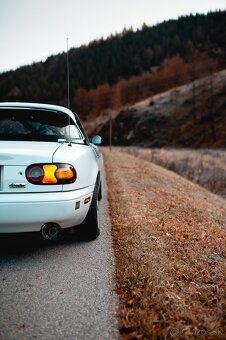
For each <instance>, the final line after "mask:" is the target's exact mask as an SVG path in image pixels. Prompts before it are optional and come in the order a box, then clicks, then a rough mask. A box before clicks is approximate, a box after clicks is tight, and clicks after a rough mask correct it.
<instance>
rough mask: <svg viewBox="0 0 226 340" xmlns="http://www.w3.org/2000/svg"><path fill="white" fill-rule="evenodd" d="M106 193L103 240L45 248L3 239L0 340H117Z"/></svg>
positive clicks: (32, 241)
mask: <svg viewBox="0 0 226 340" xmlns="http://www.w3.org/2000/svg"><path fill="white" fill-rule="evenodd" d="M109 221H110V219H109V216H108V206H107V202H106V190H104V195H103V199H102V201H101V203H100V222H101V235H100V237H99V238H98V239H97V240H95V241H92V242H78V241H77V242H75V241H71V240H67V239H64V240H62V241H60V242H59V243H57V244H46V243H43V242H42V241H40V240H39V239H38V238H37V237H34V236H33V235H26V236H21V235H17V236H13V237H12V236H10V237H8V236H7V237H6V236H4V237H3V238H2V236H0V339H1V340H8V339H10V340H11V339H15V340H20V339H42V340H46V339H51V340H53V339H54V340H55V339H56V340H57V339H70V340H72V339H73V340H80V339H82V340H84V339H85V340H88V339H98V340H101V339H104V340H106V339H107V340H108V339H112V340H114V339H118V332H117V320H116V308H117V299H116V296H115V293H114V281H113V276H114V256H113V251H112V242H111V235H110V222H109Z"/></svg>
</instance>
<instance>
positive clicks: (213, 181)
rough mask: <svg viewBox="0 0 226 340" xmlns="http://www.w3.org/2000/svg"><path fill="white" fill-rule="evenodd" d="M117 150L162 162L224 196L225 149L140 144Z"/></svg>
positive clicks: (165, 165) (225, 186)
mask: <svg viewBox="0 0 226 340" xmlns="http://www.w3.org/2000/svg"><path fill="white" fill-rule="evenodd" d="M119 150H120V151H124V152H127V153H130V154H132V155H134V156H137V157H139V158H141V159H145V160H148V161H151V162H152V163H155V164H157V165H161V166H163V167H164V168H166V169H168V170H172V171H174V172H176V173H178V174H179V175H181V176H183V177H185V178H187V179H189V180H190V181H193V182H195V183H197V184H199V185H201V186H203V187H204V188H206V189H208V190H210V191H212V192H214V193H217V194H219V195H222V196H225V197H226V152H225V151H224V150H221V149H219V150H218V149H201V150H195V149H172V148H155V149H151V148H139V147H120V148H119Z"/></svg>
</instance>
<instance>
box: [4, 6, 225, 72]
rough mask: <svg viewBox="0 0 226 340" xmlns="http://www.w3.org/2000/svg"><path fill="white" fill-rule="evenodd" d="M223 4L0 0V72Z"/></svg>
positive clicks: (220, 7)
mask: <svg viewBox="0 0 226 340" xmlns="http://www.w3.org/2000/svg"><path fill="white" fill-rule="evenodd" d="M216 9H226V0H0V72H3V71H7V70H10V69H15V68H17V67H19V66H22V65H26V64H31V63H32V62H34V61H41V60H42V61H44V60H45V59H46V58H47V57H48V56H50V55H52V54H57V53H60V52H63V51H65V50H66V38H67V37H68V38H69V47H79V46H80V45H82V44H87V43H88V42H90V41H92V40H94V39H96V38H100V37H104V38H106V37H107V36H109V35H110V34H111V33H113V34H114V33H116V32H121V31H122V30H123V28H124V27H126V28H129V27H131V26H132V27H133V29H137V28H140V27H141V26H142V24H143V23H144V22H145V23H146V24H147V25H150V26H151V25H154V24H156V23H159V22H161V21H163V20H167V19H171V18H177V17H178V16H180V15H185V14H190V13H207V12H208V11H210V10H212V11H213V10H216Z"/></svg>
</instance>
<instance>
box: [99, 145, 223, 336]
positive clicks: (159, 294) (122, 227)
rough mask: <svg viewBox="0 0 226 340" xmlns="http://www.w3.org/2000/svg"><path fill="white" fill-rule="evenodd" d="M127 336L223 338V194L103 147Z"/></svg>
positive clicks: (122, 328)
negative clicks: (219, 194) (218, 194)
mask: <svg viewBox="0 0 226 340" xmlns="http://www.w3.org/2000/svg"><path fill="white" fill-rule="evenodd" d="M103 154H104V158H105V166H106V172H107V182H108V197H109V204H110V214H111V220H112V235H113V242H114V250H115V256H116V263H117V269H116V282H117V283H116V284H117V293H118V296H119V298H120V310H119V317H120V332H121V336H122V338H124V339H145V338H146V339H151V338H159V339H161V338H177V339H186V338H202V339H223V338H224V335H225V334H226V329H225V328H224V321H225V315H224V312H225V307H226V305H225V295H224V292H225V273H226V267H225V257H226V254H225V250H226V249H225V248H226V233H225V231H226V219H225V216H226V202H225V200H223V199H222V198H220V197H217V196H216V195H214V194H211V193H209V192H208V191H206V190H205V189H202V188H200V187H199V186H198V185H196V184H193V183H191V182H189V181H187V180H186V179H184V178H182V177H180V176H178V175H177V174H174V173H172V172H170V171H168V170H165V169H163V168H161V167H159V166H156V165H154V164H152V163H150V162H146V161H144V160H140V159H138V158H136V157H133V156H131V155H128V154H125V153H121V152H119V151H116V150H113V151H112V152H111V153H109V150H108V149H103Z"/></svg>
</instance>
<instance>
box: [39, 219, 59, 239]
mask: <svg viewBox="0 0 226 340" xmlns="http://www.w3.org/2000/svg"><path fill="white" fill-rule="evenodd" d="M59 233H60V226H59V225H58V224H56V223H45V224H43V226H42V228H41V236H42V237H43V238H44V239H45V240H49V241H54V240H57V239H58V236H59Z"/></svg>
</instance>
